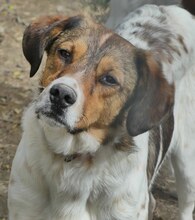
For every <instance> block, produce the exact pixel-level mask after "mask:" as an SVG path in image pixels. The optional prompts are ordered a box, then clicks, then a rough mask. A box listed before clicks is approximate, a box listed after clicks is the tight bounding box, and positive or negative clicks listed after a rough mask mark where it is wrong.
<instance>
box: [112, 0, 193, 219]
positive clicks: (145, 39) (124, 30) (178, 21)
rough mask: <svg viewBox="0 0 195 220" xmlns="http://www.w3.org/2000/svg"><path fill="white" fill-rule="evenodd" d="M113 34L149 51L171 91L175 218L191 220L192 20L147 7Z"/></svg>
mask: <svg viewBox="0 0 195 220" xmlns="http://www.w3.org/2000/svg"><path fill="white" fill-rule="evenodd" d="M183 4H184V6H186V7H187V8H188V9H190V10H191V12H194V13H195V3H192V1H185V0H184V1H183ZM116 32H117V33H118V34H119V35H121V36H122V37H124V38H125V39H126V40H128V41H129V42H131V43H132V44H133V45H134V46H135V47H137V48H141V49H143V50H146V51H150V52H151V53H152V54H153V55H154V56H155V59H156V60H157V61H158V62H159V63H160V65H161V68H162V75H163V78H164V79H166V81H167V82H168V84H169V85H172V86H173V87H174V90H175V94H174V108H173V115H174V130H173V135H172V139H171V144H170V156H171V160H172V164H173V167H174V171H175V176H176V184H177V190H178V199H179V218H180V219H181V220H192V213H193V209H194V205H195V176H194V169H195V17H194V16H193V15H191V14H190V13H188V12H187V11H186V10H184V9H181V8H179V7H177V6H168V7H165V6H160V7H158V6H155V5H145V6H143V7H142V8H139V9H137V10H136V11H135V12H133V13H130V14H129V15H128V16H127V17H126V18H125V19H124V22H123V23H122V24H120V25H119V26H118V27H117V28H116ZM140 66H141V65H140ZM159 99H160V97H159ZM159 102H160V100H159ZM156 107H158V106H156ZM143 108H144V107H143ZM138 110H139V109H137V111H138ZM139 114H140V113H139ZM143 114H144V110H143ZM153 117H155V115H154V116H153ZM132 123H134V125H135V126H134V128H136V125H137V121H136V119H135V120H131V124H132ZM130 133H132V132H130ZM135 134H138V133H137V132H135Z"/></svg>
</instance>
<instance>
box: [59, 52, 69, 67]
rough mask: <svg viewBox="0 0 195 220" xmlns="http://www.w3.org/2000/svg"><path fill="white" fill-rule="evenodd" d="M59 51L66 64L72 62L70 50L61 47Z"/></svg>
mask: <svg viewBox="0 0 195 220" xmlns="http://www.w3.org/2000/svg"><path fill="white" fill-rule="evenodd" d="M58 53H59V55H60V57H61V58H62V59H63V60H64V62H65V63H66V64H69V63H71V62H72V53H71V52H70V51H68V50H65V49H59V50H58Z"/></svg>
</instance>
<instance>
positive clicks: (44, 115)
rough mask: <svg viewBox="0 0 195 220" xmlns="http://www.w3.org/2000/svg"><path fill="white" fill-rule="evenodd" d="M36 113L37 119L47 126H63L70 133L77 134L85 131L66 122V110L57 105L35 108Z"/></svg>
mask: <svg viewBox="0 0 195 220" xmlns="http://www.w3.org/2000/svg"><path fill="white" fill-rule="evenodd" d="M35 112H36V115H37V118H38V119H39V120H43V121H44V122H46V123H47V124H48V125H49V126H52V127H61V128H65V129H66V131H67V132H68V133H70V134H73V135H74V134H78V133H81V132H83V131H86V130H87V129H85V128H82V129H81V128H76V127H73V126H71V125H69V124H68V122H67V116H66V115H67V110H62V109H61V108H59V107H58V106H53V105H51V106H50V107H47V108H46V107H45V108H42V109H36V111H35Z"/></svg>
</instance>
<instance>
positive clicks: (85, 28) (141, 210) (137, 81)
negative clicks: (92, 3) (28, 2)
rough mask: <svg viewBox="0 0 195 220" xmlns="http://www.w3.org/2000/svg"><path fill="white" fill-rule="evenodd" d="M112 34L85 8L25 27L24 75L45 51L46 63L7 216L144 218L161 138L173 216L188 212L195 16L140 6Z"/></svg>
mask: <svg viewBox="0 0 195 220" xmlns="http://www.w3.org/2000/svg"><path fill="white" fill-rule="evenodd" d="M116 32H117V33H118V34H120V35H121V36H122V37H123V38H126V39H127V40H125V39H123V38H122V37H120V36H119V35H117V34H115V33H113V32H112V31H110V30H108V29H106V28H105V27H103V26H101V25H99V24H96V23H95V22H93V21H92V20H91V19H89V18H87V17H84V16H74V17H68V18H67V17H60V16H57V17H44V18H40V19H38V20H36V21H35V22H33V23H32V24H31V25H30V26H29V27H28V28H27V29H26V31H25V34H24V39H23V51H24V55H25V57H26V59H27V60H28V61H29V63H30V64H31V71H30V74H31V76H33V75H34V74H35V73H36V72H37V70H38V68H39V65H40V63H41V59H42V56H43V53H44V51H46V52H47V61H46V66H45V69H44V71H43V73H42V76H41V79H40V86H41V88H42V89H41V91H40V94H39V96H38V97H37V98H36V99H35V100H34V101H33V102H32V103H31V104H30V106H29V107H28V109H27V110H26V112H25V114H24V119H23V136H22V140H21V142H20V144H19V147H18V149H17V152H16V155H15V158H14V161H13V166H12V172H11V177H10V183H9V192H8V206H9V220H34V219H36V220H46V219H47V220H130V219H131V220H145V219H148V215H149V213H148V209H149V197H150V196H149V193H150V192H149V191H150V188H151V185H152V182H153V181H154V178H155V175H156V173H157V170H158V168H159V166H160V164H161V162H162V159H163V157H164V155H165V153H166V151H167V149H168V147H169V146H170V150H171V156H172V159H173V166H174V168H175V174H176V178H177V186H178V195H179V206H180V213H179V215H180V219H181V220H192V211H193V208H194V202H195V177H194V168H195V137H194V134H195V112H194V109H195V62H194V60H195V44H194V42H195V19H194V17H193V16H192V15H191V14H190V13H188V12H187V11H186V10H184V9H181V8H179V7H176V6H167V7H166V6H160V7H159V6H154V5H147V6H144V7H143V8H140V9H139V10H137V11H135V12H134V13H131V14H129V15H128V17H127V18H126V20H125V21H124V23H123V24H121V25H120V26H119V27H118V28H117V30H116ZM130 42H131V43H130ZM173 121H174V127H173Z"/></svg>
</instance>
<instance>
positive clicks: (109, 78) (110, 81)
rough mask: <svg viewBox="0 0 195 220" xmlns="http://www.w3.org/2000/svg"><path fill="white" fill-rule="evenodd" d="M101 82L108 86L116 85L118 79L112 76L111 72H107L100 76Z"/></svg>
mask: <svg viewBox="0 0 195 220" xmlns="http://www.w3.org/2000/svg"><path fill="white" fill-rule="evenodd" d="M99 82H100V83H102V84H103V85H106V86H115V85H118V81H117V80H116V79H115V78H114V77H113V76H111V75H110V74H106V75H103V76H101V77H100V79H99Z"/></svg>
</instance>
